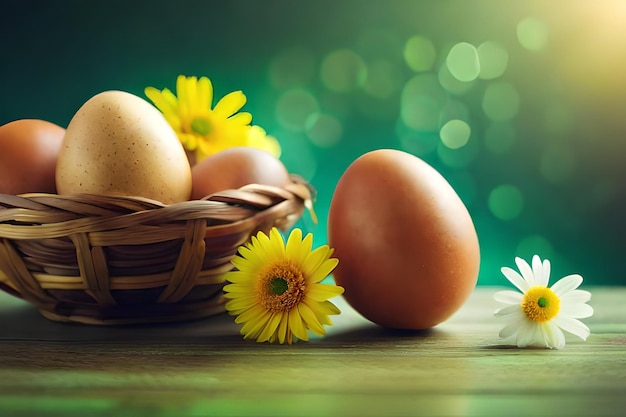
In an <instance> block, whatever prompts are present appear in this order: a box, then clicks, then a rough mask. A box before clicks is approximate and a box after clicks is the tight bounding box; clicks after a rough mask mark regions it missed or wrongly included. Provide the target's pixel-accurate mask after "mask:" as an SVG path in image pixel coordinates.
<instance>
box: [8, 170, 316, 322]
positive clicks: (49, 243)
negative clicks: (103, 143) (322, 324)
mask: <svg viewBox="0 0 626 417" xmlns="http://www.w3.org/2000/svg"><path fill="white" fill-rule="evenodd" d="M311 194H312V189H311V188H310V187H309V186H308V184H306V183H305V182H304V181H302V180H298V179H297V178H294V182H293V184H289V185H288V186H286V187H284V188H278V187H270V186H262V185H255V184H251V185H247V186H244V187H242V188H240V189H237V190H226V191H223V192H220V193H216V194H213V195H211V196H208V197H206V198H205V199H202V200H193V201H185V202H181V203H176V204H172V205H164V204H161V203H159V202H156V201H153V200H148V199H144V198H140V197H124V196H99V195H84V194H83V195H56V194H27V195H22V196H14V195H6V194H0V288H2V289H4V290H5V291H7V292H9V293H11V294H13V295H16V296H18V297H21V298H23V299H25V300H27V301H29V302H30V303H31V304H33V305H34V306H35V307H36V308H38V309H39V311H40V312H41V313H42V314H43V315H44V316H46V317H48V318H50V319H52V320H57V321H75V322H82V323H91V324H132V323H145V322H167V321H179V320H188V319H194V318H201V317H206V316H210V315H213V314H217V313H221V312H223V311H224V298H223V296H222V286H223V274H224V273H226V272H228V271H229V270H231V269H232V264H231V263H230V261H231V259H232V258H233V256H235V254H236V253H237V248H238V247H239V246H240V245H242V244H244V243H246V242H247V241H248V239H249V238H250V236H251V235H252V234H254V233H256V232H257V231H259V230H263V231H265V232H268V231H269V229H271V228H272V227H274V226H275V227H278V228H280V229H283V230H285V229H287V228H289V227H291V226H292V225H293V224H294V223H295V222H296V221H297V220H298V219H299V218H300V216H301V215H302V212H303V211H304V207H305V204H306V202H307V201H310V199H311V197H312V195H311Z"/></svg>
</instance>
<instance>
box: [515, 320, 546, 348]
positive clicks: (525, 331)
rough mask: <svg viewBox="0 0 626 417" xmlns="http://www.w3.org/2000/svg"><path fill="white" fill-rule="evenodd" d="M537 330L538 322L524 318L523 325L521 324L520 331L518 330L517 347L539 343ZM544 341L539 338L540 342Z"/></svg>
mask: <svg viewBox="0 0 626 417" xmlns="http://www.w3.org/2000/svg"><path fill="white" fill-rule="evenodd" d="M537 330H538V326H537V324H535V323H533V322H531V321H530V320H524V321H523V322H522V325H521V326H520V329H519V331H518V332H517V347H521V348H524V347H526V346H529V345H532V344H535V343H537V338H538V336H537ZM542 342H543V341H542V340H541V339H539V343H542ZM542 344H545V343H542Z"/></svg>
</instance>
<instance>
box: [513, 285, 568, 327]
mask: <svg viewBox="0 0 626 417" xmlns="http://www.w3.org/2000/svg"><path fill="white" fill-rule="evenodd" d="M560 309H561V300H560V299H559V297H558V296H557V295H556V294H555V293H554V292H553V291H552V290H551V289H550V288H548V287H541V286H536V287H532V288H531V289H529V290H528V291H527V292H526V294H525V295H524V299H523V300H522V311H524V314H526V317H528V318H529V319H531V320H532V321H534V322H536V323H545V322H546V321H550V320H552V319H553V318H555V317H556V315H557V314H559V310H560Z"/></svg>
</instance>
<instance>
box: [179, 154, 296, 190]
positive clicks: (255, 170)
mask: <svg viewBox="0 0 626 417" xmlns="http://www.w3.org/2000/svg"><path fill="white" fill-rule="evenodd" d="M289 182H290V178H289V173H288V172H287V169H286V168H285V166H284V165H283V163H282V162H281V161H280V160H279V159H278V158H276V157H274V156H273V155H272V154H270V153H268V152H266V151H263V150H261V149H256V148H251V147H246V146H238V147H233V148H228V149H225V150H223V151H221V152H218V153H216V154H213V155H211V156H209V157H208V158H206V159H203V160H202V161H200V162H199V163H198V164H197V165H194V166H193V167H192V169H191V184H192V186H191V199H192V200H199V199H201V198H203V197H206V196H207V195H210V194H213V193H216V192H218V191H224V190H231V189H237V188H240V187H242V186H244V185H247V184H263V185H271V186H275V187H283V186H285V185H287V184H288V183H289Z"/></svg>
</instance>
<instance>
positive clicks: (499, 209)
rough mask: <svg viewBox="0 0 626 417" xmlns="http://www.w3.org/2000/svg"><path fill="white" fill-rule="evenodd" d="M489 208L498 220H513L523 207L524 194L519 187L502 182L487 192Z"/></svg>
mask: <svg viewBox="0 0 626 417" xmlns="http://www.w3.org/2000/svg"><path fill="white" fill-rule="evenodd" d="M488 205H489V210H490V211H491V213H492V214H493V215H494V216H495V217H497V218H498V219H500V220H513V219H516V218H518V217H519V216H520V214H521V213H522V210H523V208H524V196H523V195H522V192H521V191H520V190H519V188H517V187H515V186H514V185H511V184H502V185H499V186H497V187H495V188H494V189H493V190H491V192H490V193H489V199H488Z"/></svg>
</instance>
